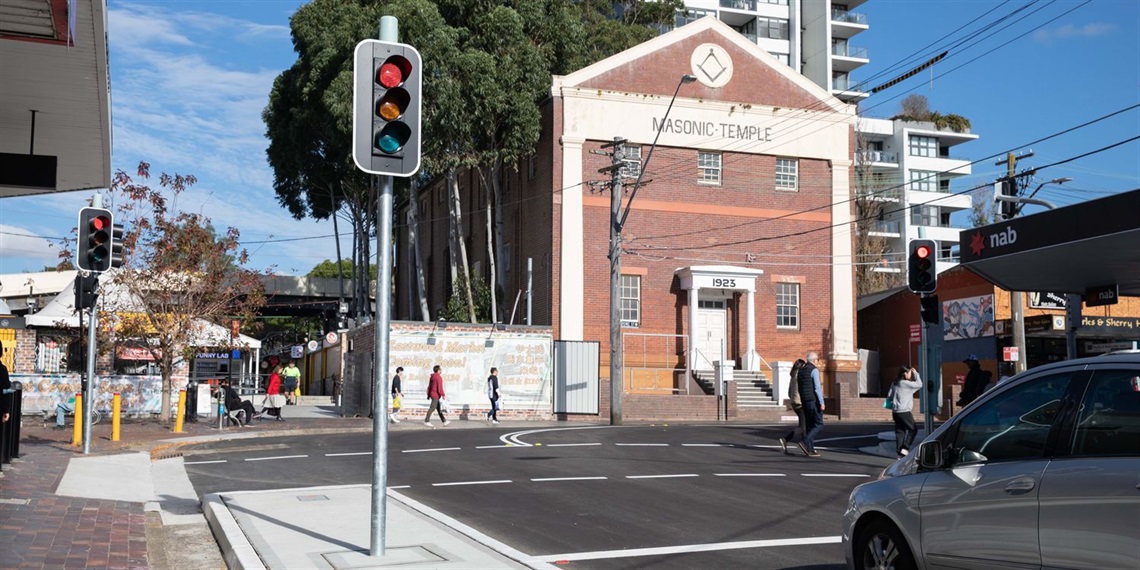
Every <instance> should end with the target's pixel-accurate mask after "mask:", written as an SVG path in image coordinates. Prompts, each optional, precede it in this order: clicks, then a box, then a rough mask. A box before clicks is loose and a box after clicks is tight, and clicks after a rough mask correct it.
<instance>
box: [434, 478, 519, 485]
mask: <svg viewBox="0 0 1140 570" xmlns="http://www.w3.org/2000/svg"><path fill="white" fill-rule="evenodd" d="M512 482H513V481H511V480H510V479H496V480H492V481H454V482H451V483H432V484H431V486H432V487H454V486H456V485H496V484H499V483H512Z"/></svg>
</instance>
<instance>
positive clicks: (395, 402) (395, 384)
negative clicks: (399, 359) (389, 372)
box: [388, 366, 404, 424]
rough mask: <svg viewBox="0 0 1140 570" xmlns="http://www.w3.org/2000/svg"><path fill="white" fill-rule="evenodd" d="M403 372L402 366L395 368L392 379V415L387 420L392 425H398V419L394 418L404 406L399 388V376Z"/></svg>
mask: <svg viewBox="0 0 1140 570" xmlns="http://www.w3.org/2000/svg"><path fill="white" fill-rule="evenodd" d="M403 371H404V367H403V366H397V367H396V375H395V376H393V377H392V413H390V414H388V419H389V420H390V421H391V422H392V423H394V424H398V423H400V418H398V417H396V416H397V415H398V414H399V413H400V408H401V407H403V405H404V392H403V391H402V389H401V387H400V374H401V373H402V372H403Z"/></svg>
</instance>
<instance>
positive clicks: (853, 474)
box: [800, 473, 870, 477]
mask: <svg viewBox="0 0 1140 570" xmlns="http://www.w3.org/2000/svg"><path fill="white" fill-rule="evenodd" d="M800 475H803V476H804V477H870V475H867V474H864V473H800Z"/></svg>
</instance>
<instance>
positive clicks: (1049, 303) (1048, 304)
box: [1029, 291, 1068, 309]
mask: <svg viewBox="0 0 1140 570" xmlns="http://www.w3.org/2000/svg"><path fill="white" fill-rule="evenodd" d="M1065 307H1068V304H1067V303H1065V295H1064V294H1063V293H1054V292H1052V291H1030V292H1029V308H1030V309H1064V308H1065Z"/></svg>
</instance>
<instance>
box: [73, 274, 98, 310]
mask: <svg viewBox="0 0 1140 570" xmlns="http://www.w3.org/2000/svg"><path fill="white" fill-rule="evenodd" d="M98 287H99V276H98V275H96V274H94V273H87V274H84V273H83V272H82V271H77V272H76V273H75V308H76V310H83V309H90V308H91V307H94V306H95V300H96V299H97V298H98V297H99V294H98V293H97V292H96V289H97V288H98Z"/></svg>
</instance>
